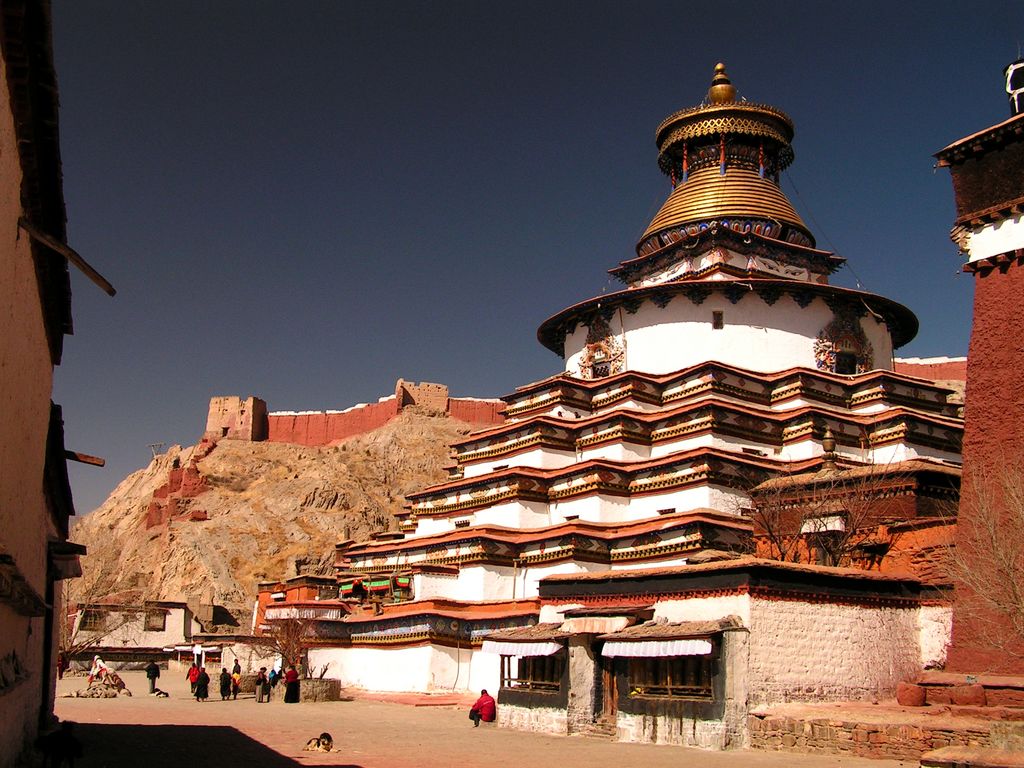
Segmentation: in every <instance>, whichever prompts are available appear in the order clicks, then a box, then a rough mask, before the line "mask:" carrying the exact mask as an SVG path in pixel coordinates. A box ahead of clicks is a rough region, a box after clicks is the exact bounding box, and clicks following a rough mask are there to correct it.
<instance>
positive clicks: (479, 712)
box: [469, 688, 498, 728]
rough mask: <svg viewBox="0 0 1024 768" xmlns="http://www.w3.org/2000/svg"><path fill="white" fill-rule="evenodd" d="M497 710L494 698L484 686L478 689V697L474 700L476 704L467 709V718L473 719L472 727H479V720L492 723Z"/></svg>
mask: <svg viewBox="0 0 1024 768" xmlns="http://www.w3.org/2000/svg"><path fill="white" fill-rule="evenodd" d="M497 710H498V708H497V707H496V706H495V704H494V699H493V698H491V695H490V694H489V693H487V689H486V688H484V689H483V690H482V691H480V698H479V699H477V700H476V704H474V705H473V707H472V709H470V710H469V719H470V720H472V721H473V727H474V728H479V727H480V721H481V720H483V721H484V722H485V723H493V722H494V717H495V715H496V714H497Z"/></svg>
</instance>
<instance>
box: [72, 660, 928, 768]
mask: <svg viewBox="0 0 1024 768" xmlns="http://www.w3.org/2000/svg"><path fill="white" fill-rule="evenodd" d="M123 677H124V679H125V681H126V682H127V684H128V687H129V688H130V689H131V690H132V691H133V693H134V694H135V695H134V696H133V697H131V698H123V697H119V698H117V699H66V698H59V697H60V695H61V694H62V693H66V692H68V691H70V690H73V689H75V688H80V687H83V686H84V685H85V679H84V678H81V677H78V678H65V679H64V680H62V681H60V682H59V683H58V689H57V694H58V699H57V703H56V714H57V716H58V717H60V718H61V719H63V720H72V721H74V722H76V723H77V726H76V733H77V734H78V736H79V738H80V739H81V741H82V742H83V744H84V748H85V754H84V756H83V758H82V759H81V760H80V761H78V762H76V768H100V767H102V768H128V767H129V766H130V767H131V768H139V767H140V766H141V767H142V768H205V767H206V766H210V768H214V767H215V768H230V767H231V766H236V765H246V766H254V767H259V768H295V767H296V766H313V767H317V768H318V767H319V766H349V768H456V766H457V767H458V768H476V767H477V766H479V767H480V768H485V767H486V768H512V767H513V766H515V768H523V766H544V765H557V766H571V768H605V767H606V766H614V765H624V766H625V765H643V766H645V768H668V767H669V766H672V767H673V768H677V766H680V765H685V766H687V768H724V767H725V766H744V767H746V766H750V767H751V768H790V767H792V768H825V766H830V767H831V766H843V767H844V768H895V766H905V767H906V768H911V767H913V768H916V765H917V762H916V761H913V762H909V761H908V762H899V761H888V760H867V759H863V758H854V757H837V756H829V755H794V754H783V753H773V752H752V751H744V752H705V751H702V750H696V749H686V748H682V747H669V746H655V745H650V744H620V743H616V742H608V741H601V740H597V739H587V738H583V737H579V736H571V737H566V736H547V735H541V734H534V733H524V732H521V731H513V730H509V729H503V728H497V727H494V726H488V725H482V726H481V727H480V728H473V727H472V725H471V724H470V722H469V720H468V719H467V716H466V708H465V707H464V706H462V707H459V706H454V705H452V706H432V707H424V706H409V705H408V704H403V703H395V702H393V701H382V700H376V699H375V698H371V697H366V698H363V697H359V698H356V699H354V700H352V701H342V702H317V703H302V704H284V703H282V702H280V701H279V700H277V701H273V702H271V703H269V704H257V703H256V701H255V699H254V698H253V697H252V695H251V694H249V695H247V696H244V697H240V698H239V699H238V701H226V702H222V701H221V700H220V697H219V696H217V695H215V696H214V697H213V698H211V699H210V700H209V701H207V702H204V703H198V702H196V701H195V700H194V699H191V698H189V697H188V683H187V682H185V680H184V676H183V673H177V672H175V673H174V674H171V673H170V672H167V671H164V672H163V677H161V679H160V681H159V684H160V687H161V688H163V689H164V690H166V691H168V692H169V693H170V698H166V699H159V698H154V697H151V696H148V695H147V694H146V691H147V690H148V688H147V685H146V680H145V678H144V676H143V675H142V673H139V672H128V673H125V674H124V675H123ZM213 693H216V692H215V691H214V692H213ZM456 701H457V699H456ZM322 731H327V732H329V733H330V734H331V735H332V736H333V737H334V743H335V748H336V750H337V751H335V752H332V753H329V754H324V753H317V752H303V751H302V747H303V746H304V745H305V743H306V740H307V739H309V738H311V737H313V736H317V735H319V734H320V733H321V732H322Z"/></svg>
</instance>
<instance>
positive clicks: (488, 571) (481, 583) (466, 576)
mask: <svg viewBox="0 0 1024 768" xmlns="http://www.w3.org/2000/svg"><path fill="white" fill-rule="evenodd" d="M512 572H513V569H512V568H508V567H505V566H491V565H488V566H483V565H471V566H465V567H463V568H460V569H459V578H458V579H457V580H456V582H455V584H454V587H455V588H454V590H453V591H452V593H451V594H446V595H444V597H451V598H453V599H455V600H509V599H511V598H512Z"/></svg>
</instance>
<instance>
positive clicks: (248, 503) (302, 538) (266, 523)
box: [71, 408, 472, 610]
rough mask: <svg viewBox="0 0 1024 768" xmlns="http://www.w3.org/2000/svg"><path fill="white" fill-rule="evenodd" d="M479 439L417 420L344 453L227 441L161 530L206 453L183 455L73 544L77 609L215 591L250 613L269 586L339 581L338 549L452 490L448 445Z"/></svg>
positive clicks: (150, 471) (395, 424) (108, 504)
mask: <svg viewBox="0 0 1024 768" xmlns="http://www.w3.org/2000/svg"><path fill="white" fill-rule="evenodd" d="M471 429H472V428H471V427H470V426H469V425H468V424H465V423H463V422H460V421H456V420H454V419H451V418H449V417H448V416H444V415H436V414H434V413H433V412H428V411H425V410H423V409H415V408H409V409H406V410H404V411H403V412H402V413H401V414H400V415H399V416H398V417H397V418H395V419H394V420H393V421H391V422H390V423H388V424H386V425H385V426H383V427H381V428H379V429H377V430H374V431H372V432H369V433H367V434H364V435H360V436H358V437H353V438H351V439H349V440H346V441H344V442H343V443H341V444H339V445H337V446H330V447H321V448H318V447H308V446H299V445H289V444H283V443H270V442H246V441H241V440H228V439H222V440H220V441H219V442H218V443H217V445H216V447H215V448H213V450H212V451H210V452H209V453H208V454H207V455H205V456H204V457H203V458H200V459H199V460H198V462H197V464H196V468H197V469H198V472H199V475H200V476H201V483H202V484H203V485H204V486H205V488H206V489H205V490H202V491H200V492H198V493H197V494H196V495H194V497H191V498H187V499H183V500H182V501H181V502H180V503H179V507H180V508H182V509H183V510H184V513H185V514H183V515H180V516H176V517H175V518H174V519H171V520H169V521H167V522H161V523H159V524H153V523H152V521H149V522H147V508H148V507H149V505H150V502H151V500H152V498H153V494H154V491H157V489H159V488H160V487H161V486H162V485H164V484H165V483H167V480H168V474H169V472H170V471H171V470H172V468H173V467H175V466H178V465H180V466H182V467H185V466H187V465H188V464H189V462H190V460H191V459H192V458H193V456H201V455H202V453H203V451H202V450H200V449H199V448H197V447H195V446H193V447H188V448H181V447H180V446H173V447H172V448H171V449H170V450H169V451H167V452H166V453H164V454H162V455H160V456H157V457H155V458H154V459H153V461H152V462H151V463H150V464H149V466H148V467H146V468H144V469H140V470H138V471H137V472H133V473H132V474H131V475H129V476H128V477H126V478H125V479H124V480H123V481H122V482H121V483H120V485H118V487H117V488H116V489H114V491H113V493H111V494H110V496H109V497H108V498H107V500H106V501H105V502H104V503H103V504H102V505H101V506H100V507H99V508H98V509H97V510H96V511H94V512H92V513H91V514H89V515H86V516H85V517H83V518H82V519H80V520H79V521H77V523H76V524H75V526H74V528H73V531H72V536H71V538H72V540H74V541H76V542H78V543H81V544H84V545H86V546H87V547H88V550H89V554H88V555H87V556H86V557H85V558H83V569H84V576H83V578H82V579H80V580H78V581H77V582H76V583H75V584H74V586H73V587H72V589H73V590H74V592H75V593H77V594H75V595H73V597H74V598H75V599H77V600H97V599H100V598H102V597H105V596H109V595H112V594H120V595H124V596H125V597H129V596H130V597H131V598H133V599H159V600H186V599H188V598H190V597H199V596H200V593H203V594H207V593H208V591H210V590H212V592H213V599H214V601H215V602H216V603H218V604H221V605H224V606H226V607H229V608H237V609H244V610H249V609H251V606H252V602H253V600H254V599H255V595H256V584H257V583H258V582H260V581H263V580H268V579H275V578H281V577H287V576H293V575H295V574H296V573H297V568H302V569H303V570H304V571H310V570H311V571H317V570H318V569H319V570H321V571H324V570H325V569H326V571H325V572H329V567H330V564H331V563H332V562H333V551H334V545H335V544H336V543H337V542H338V541H340V540H342V539H344V538H346V537H350V538H354V539H364V538H367V537H369V535H370V534H372V533H374V532H377V531H382V530H388V529H392V528H394V527H395V519H394V517H393V515H392V513H393V512H395V511H398V510H400V509H401V505H402V503H403V496H404V494H406V493H409V492H411V491H413V490H416V489H418V488H420V487H422V486H424V485H427V484H430V483H435V482H439V481H441V480H443V479H444V478H445V477H446V473H445V471H444V470H443V469H442V467H444V466H445V465H446V464H447V463H449V448H448V446H449V444H450V443H452V442H453V441H455V440H457V439H458V438H459V437H460V436H462V435H465V434H468V433H469V432H470V431H471ZM175 460H177V462H176V461H175Z"/></svg>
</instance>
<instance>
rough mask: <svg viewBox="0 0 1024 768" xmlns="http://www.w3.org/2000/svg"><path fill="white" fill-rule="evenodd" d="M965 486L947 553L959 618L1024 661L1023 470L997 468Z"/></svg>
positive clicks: (987, 641) (975, 472)
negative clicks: (953, 543)
mask: <svg viewBox="0 0 1024 768" xmlns="http://www.w3.org/2000/svg"><path fill="white" fill-rule="evenodd" d="M965 485H966V494H965V496H964V497H962V498H961V510H962V512H961V514H960V517H959V520H958V523H957V535H956V542H955V545H951V547H950V550H949V569H950V575H951V577H952V580H953V584H954V587H955V589H956V601H957V602H956V605H957V613H958V617H961V618H966V619H967V620H968V621H969V622H970V624H971V625H972V626H971V627H970V629H971V630H972V634H974V635H975V636H976V637H977V638H980V639H981V640H982V641H983V642H984V644H986V645H988V646H990V647H991V648H992V649H993V650H998V651H1001V652H1003V653H1006V654H1010V655H1013V656H1015V657H1024V470H1022V469H1021V468H1020V467H1018V466H1016V465H1013V464H1012V463H1010V462H996V463H995V466H992V467H986V468H984V469H977V470H972V471H971V475H970V478H969V481H967V482H965ZM958 621H959V618H958Z"/></svg>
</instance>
